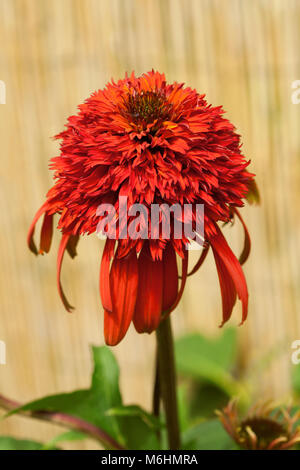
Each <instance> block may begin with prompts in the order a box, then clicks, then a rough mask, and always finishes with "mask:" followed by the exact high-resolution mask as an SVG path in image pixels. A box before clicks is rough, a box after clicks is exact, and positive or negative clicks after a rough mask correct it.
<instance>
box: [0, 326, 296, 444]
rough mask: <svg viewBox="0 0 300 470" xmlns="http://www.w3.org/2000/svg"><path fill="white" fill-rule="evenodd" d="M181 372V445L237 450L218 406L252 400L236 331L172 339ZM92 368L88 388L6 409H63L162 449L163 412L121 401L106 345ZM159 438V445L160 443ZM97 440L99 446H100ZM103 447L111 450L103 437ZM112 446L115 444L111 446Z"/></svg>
mask: <svg viewBox="0 0 300 470" xmlns="http://www.w3.org/2000/svg"><path fill="white" fill-rule="evenodd" d="M175 354H176V364H177V369H178V376H179V381H178V382H179V385H178V407H179V418H180V428H181V434H182V448H183V449H189V450H194V449H199V450H201V449H207V450H210V449H215V450H218V449H237V445H236V444H235V443H234V441H233V440H232V438H231V437H230V436H229V435H228V434H227V432H226V431H225V430H224V428H223V426H222V424H221V422H220V421H219V419H217V418H216V414H215V411H216V409H219V410H220V409H222V408H224V406H225V405H226V404H227V403H228V401H229V400H231V399H232V398H233V397H235V398H239V403H240V405H241V406H240V408H241V410H242V411H243V409H245V406H246V405H248V404H249V403H250V402H251V401H252V397H251V388H250V387H249V386H248V385H249V384H248V382H247V381H246V380H245V379H244V376H243V375H242V376H241V374H240V373H239V372H238V371H239V368H238V364H237V361H238V356H237V332H236V330H235V329H232V328H228V329H225V330H224V331H222V334H221V335H220V336H218V337H217V338H208V337H205V336H203V335H200V334H192V335H187V336H185V337H182V338H179V339H178V340H177V341H176V343H175ZM93 359H94V371H93V375H92V382H91V387H90V388H89V389H87V390H77V391H74V392H72V393H63V394H59V395H53V396H48V397H44V398H42V399H39V400H35V401H32V402H30V403H28V404H26V405H23V406H22V407H20V408H18V409H15V410H13V411H12V412H10V413H8V415H7V416H10V415H12V414H15V413H18V412H20V411H22V412H24V411H31V412H37V411H43V412H45V411H46V412H57V413H59V412H60V413H66V414H67V415H68V416H71V417H75V418H79V419H81V420H83V421H84V422H85V423H88V424H91V425H93V426H95V427H96V428H97V429H99V430H101V431H103V432H104V433H106V435H107V436H109V437H110V438H113V439H114V440H115V441H116V442H117V443H118V444H119V445H120V446H122V447H123V448H125V449H135V450H138V449H145V450H147V449H164V448H166V436H165V426H164V416H163V414H161V416H160V418H159V419H158V418H157V417H154V416H153V415H152V414H150V413H149V412H148V411H146V410H144V409H142V408H141V407H140V406H137V405H125V404H124V403H123V400H122V396H121V392H120V389H119V367H118V364H117V362H116V359H115V357H114V355H113V353H112V352H111V350H110V349H109V348H107V347H94V348H93ZM292 379H293V386H294V391H295V399H296V400H295V410H298V406H297V400H298V401H299V400H300V365H299V366H295V367H294V368H293V377H292ZM159 436H161V443H160V442H159V441H160V439H159ZM86 437H91V436H90V435H88V434H85V433H84V432H79V431H74V430H69V431H67V432H63V433H62V434H59V435H58V436H56V437H55V438H54V439H52V440H51V441H50V442H48V443H45V444H42V443H38V442H34V441H29V440H17V439H14V438H10V437H2V438H0V449H18V450H21V449H55V448H57V446H59V447H60V448H61V446H63V444H64V443H65V442H68V441H75V440H78V441H80V440H83V439H85V438H86ZM100 445H101V444H100V442H99V446H100ZM102 445H103V446H104V447H105V448H110V445H109V443H107V442H105V439H104V441H103V442H102ZM112 447H113V446H112Z"/></svg>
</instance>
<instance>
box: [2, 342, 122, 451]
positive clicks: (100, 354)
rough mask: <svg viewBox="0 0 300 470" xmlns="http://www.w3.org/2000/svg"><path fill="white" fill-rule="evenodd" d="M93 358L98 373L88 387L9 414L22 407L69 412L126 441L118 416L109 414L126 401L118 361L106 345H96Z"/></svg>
mask: <svg viewBox="0 0 300 470" xmlns="http://www.w3.org/2000/svg"><path fill="white" fill-rule="evenodd" d="M93 358H94V372H93V376H92V383H91V387H90V388H89V389H88V390H78V391H75V392H71V393H62V394H59V395H51V396H47V397H45V398H41V399H39V400H35V401H32V402H30V403H28V404H26V405H24V406H22V407H20V408H18V409H16V410H13V411H12V412H10V413H9V415H11V414H14V413H17V412H18V411H21V410H22V411H50V412H51V411H52V412H54V411H55V412H61V413H67V414H69V415H71V416H75V417H78V418H81V419H83V420H85V421H88V422H89V423H92V424H93V425H95V426H97V427H99V428H100V429H102V430H103V431H105V432H107V433H108V434H109V435H110V436H111V437H113V438H114V439H116V440H117V441H118V442H121V443H123V444H125V442H124V438H123V436H122V433H121V431H120V425H119V422H118V419H117V417H115V416H108V415H107V414H106V411H107V410H109V409H110V408H113V407H117V406H120V405H121V404H122V399H121V395H120V390H119V367H118V364H117V362H116V360H115V358H114V356H113V354H112V352H111V351H110V350H109V348H107V347H106V346H103V347H93Z"/></svg>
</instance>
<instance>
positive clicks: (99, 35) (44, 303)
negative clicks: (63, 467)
mask: <svg viewBox="0 0 300 470" xmlns="http://www.w3.org/2000/svg"><path fill="white" fill-rule="evenodd" d="M0 18H1V25H0V79H1V80H3V81H4V82H5V84H6V104H5V105H0V123H1V124H0V142H1V154H2V158H1V233H0V237H1V244H0V247H1V248H0V249H1V260H2V262H1V274H0V279H1V292H0V299H1V319H0V339H1V340H3V341H5V342H6V348H7V364H6V365H5V366H4V365H0V380H1V386H0V387H1V388H0V390H1V393H4V394H6V395H8V396H10V397H11V398H15V399H17V400H20V401H25V400H29V399H33V398H36V397H39V396H42V395H46V394H51V393H57V392H60V391H70V390H72V389H75V388H79V387H87V386H88V383H89V377H90V372H91V361H90V345H91V344H101V343H103V333H102V322H103V312H102V307H101V305H100V300H99V294H98V271H99V262H100V255H101V250H102V248H103V242H102V241H99V240H98V239H97V237H96V236H90V237H84V239H82V240H81V242H80V243H79V249H78V257H77V258H76V260H75V261H73V262H71V261H70V260H69V259H67V258H66V259H65V263H64V267H63V281H64V285H65V290H66V291H67V293H68V296H69V297H70V299H71V300H72V303H73V305H75V306H76V310H75V312H74V313H73V314H72V315H69V314H67V313H66V312H65V311H64V309H63V306H62V305H61V302H60V300H59V296H58V294H57V291H56V283H55V264H56V250H57V247H58V240H59V234H58V233H56V236H55V240H54V243H53V249H52V250H51V253H50V254H49V255H47V256H44V257H43V258H42V257H40V258H38V259H35V258H34V256H32V255H31V254H30V253H29V251H28V249H27V247H26V243H25V239H26V232H27V229H28V226H29V224H30V222H31V219H32V217H33V215H34V213H35V211H36V209H37V208H38V207H39V206H40V205H41V203H42V202H43V198H44V195H45V193H46V191H47V190H48V188H49V187H50V185H51V182H52V175H51V173H50V172H49V170H48V160H49V158H51V157H52V156H55V155H57V154H58V143H57V142H54V141H53V140H52V139H51V138H50V137H52V136H53V135H55V134H56V133H58V132H59V131H60V130H61V129H62V128H63V126H64V124H65V122H66V118H67V117H68V116H69V115H70V114H73V113H75V112H76V106H77V104H79V103H81V102H82V101H83V100H84V99H85V98H87V97H88V96H89V94H90V93H91V92H92V91H94V90H96V89H98V88H101V87H103V86H104V85H105V83H106V82H107V81H108V80H110V78H111V77H114V78H115V79H118V78H122V77H123V76H124V74H125V72H126V71H128V72H131V71H132V70H133V69H134V70H135V72H136V73H137V74H140V73H142V72H144V71H148V70H150V69H152V68H154V69H157V70H159V71H164V72H165V73H166V76H167V79H168V81H174V80H176V81H179V82H186V83H187V84H189V85H190V86H191V87H195V88H196V89H197V90H198V91H199V92H201V93H206V95H207V99H208V101H209V102H211V103H212V104H213V105H220V104H221V105H223V106H224V108H225V110H226V111H227V115H228V117H229V118H230V119H231V120H232V122H233V123H234V124H235V125H236V127H237V129H238V132H239V133H240V134H241V135H242V140H243V150H244V153H245V154H246V156H247V157H248V158H250V159H251V160H252V166H251V170H252V171H254V172H255V173H256V174H257V182H258V185H259V187H260V191H261V197H262V204H261V206H260V207H247V208H245V209H244V211H243V215H244V216H245V218H246V220H247V224H248V228H249V231H250V233H251V236H252V243H253V250H252V254H251V257H250V260H249V261H248V262H247V264H246V266H245V272H246V276H247V280H248V286H249V290H250V309H249V319H248V321H247V322H246V324H245V325H244V326H243V327H241V328H240V329H239V330H238V334H239V347H240V367H241V368H242V367H248V368H249V370H250V373H253V374H254V375H256V378H255V380H256V382H255V383H256V384H257V386H256V394H257V395H259V396H264V397H265V398H268V397H277V398H282V397H287V396H289V393H290V368H291V367H292V366H291V360H290V355H291V342H292V341H293V340H294V339H300V290H299V285H300V263H299V261H300V259H299V235H300V218H299V203H300V191H299V186H300V171H299V170H300V159H299V154H300V132H299V130H300V105H298V106H297V105H295V104H292V102H291V94H292V91H293V90H292V88H291V85H292V82H293V81H294V80H297V79H300V56H299V44H300V33H299V29H300V1H299V0H298V1H296V0H295V1H293V0H285V1H279V0H278V1H276V0H252V1H248V0H51V1H50V0H0ZM225 232H226V236H227V238H228V239H229V241H230V243H231V245H232V246H233V247H234V250H235V251H236V252H238V251H239V250H240V248H241V246H242V242H243V234H242V231H241V229H240V227H239V226H238V224H236V225H235V226H234V227H233V228H228V229H226V230H225ZM196 257H197V253H195V252H194V254H193V258H194V259H196ZM240 313H241V311H240V306H239V305H237V306H236V307H235V310H234V314H233V318H232V320H231V324H232V325H237V324H238V323H239V321H240ZM172 319H173V322H174V329H175V333H176V335H177V336H178V335H182V334H184V333H186V332H189V331H200V332H205V333H208V334H212V335H216V334H219V329H218V324H219V323H220V320H221V297H220V292H219V285H218V279H217V274H216V269H215V266H214V263H213V259H212V256H209V258H208V260H207V261H206V263H205V265H204V266H203V267H202V269H201V270H200V272H198V274H196V275H195V276H193V277H192V278H190V279H189V281H188V284H187V287H186V290H185V294H184V297H183V300H182V302H181V304H180V306H179V307H178V308H177V310H176V312H174V313H173V315H172ZM114 351H115V353H116V354H117V356H118V359H119V362H120V366H121V386H122V389H123V393H124V396H125V400H126V402H127V403H130V402H131V403H132V402H137V403H140V404H142V405H145V406H149V405H150V403H151V382H152V374H153V362H154V360H153V359H154V338H153V335H152V336H145V335H137V334H136V333H135V331H134V330H133V329H131V330H130V333H129V335H128V336H127V337H126V339H125V340H124V341H123V342H122V343H121V344H120V345H119V346H118V347H116V348H115V350H114ZM270 355H273V356H274V357H275V360H273V361H272V363H271V364H270V365H268V357H269V356H270ZM265 362H266V366H265V367H264V368H262V364H263V363H265ZM262 369H263V370H262ZM0 428H1V429H0V433H1V434H12V435H17V436H22V437H28V438H35V439H38V440H46V439H49V438H50V437H51V436H53V435H54V433H56V432H57V429H56V428H54V427H53V426H51V425H47V424H43V423H37V422H33V421H28V420H26V419H25V418H20V417H15V418H11V419H10V420H8V421H5V422H1V424H0ZM85 445H86V448H93V446H94V444H93V443H92V442H89V441H87V443H86V444H85ZM70 447H72V448H74V447H76V445H75V444H74V445H70ZM80 447H81V448H82V443H80Z"/></svg>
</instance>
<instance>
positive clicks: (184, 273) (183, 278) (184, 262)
mask: <svg viewBox="0 0 300 470" xmlns="http://www.w3.org/2000/svg"><path fill="white" fill-rule="evenodd" d="M188 264H189V252H188V250H186V251H185V253H184V258H183V259H182V270H181V271H182V272H181V285H180V289H179V292H178V295H177V298H176V300H175V302H174V303H173V305H172V306H171V307H170V308H169V309H168V310H166V311H164V314H163V320H165V319H166V318H167V317H168V316H169V315H170V313H171V312H173V310H175V308H176V307H177V305H178V304H179V302H180V300H181V297H182V294H183V291H184V288H185V283H186V279H187V272H188Z"/></svg>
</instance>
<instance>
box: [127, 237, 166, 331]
mask: <svg viewBox="0 0 300 470" xmlns="http://www.w3.org/2000/svg"><path fill="white" fill-rule="evenodd" d="M138 266H139V287H138V295H137V299H136V306H135V312H134V317H133V323H134V326H135V329H136V330H137V332H138V333H151V332H152V331H154V330H155V329H156V328H157V327H158V325H159V323H160V320H161V314H162V299H163V262H162V261H161V260H155V261H153V259H152V256H151V253H150V249H149V244H148V243H144V245H143V248H142V251H141V253H140V256H139V260H138Z"/></svg>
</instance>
